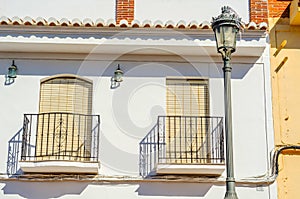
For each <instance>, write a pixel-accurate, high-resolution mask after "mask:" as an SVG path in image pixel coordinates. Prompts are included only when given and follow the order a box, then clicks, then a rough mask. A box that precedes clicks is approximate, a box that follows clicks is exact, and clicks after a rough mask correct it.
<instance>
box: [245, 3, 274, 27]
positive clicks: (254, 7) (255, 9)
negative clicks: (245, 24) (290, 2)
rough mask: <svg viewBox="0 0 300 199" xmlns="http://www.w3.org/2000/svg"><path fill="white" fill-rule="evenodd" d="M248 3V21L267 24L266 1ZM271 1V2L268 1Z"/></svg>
mask: <svg viewBox="0 0 300 199" xmlns="http://www.w3.org/2000/svg"><path fill="white" fill-rule="evenodd" d="M249 1H250V21H253V22H255V23H261V22H266V23H268V0H249ZM269 1H272V0H269Z"/></svg>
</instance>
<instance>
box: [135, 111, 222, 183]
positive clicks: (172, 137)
mask: <svg viewBox="0 0 300 199" xmlns="http://www.w3.org/2000/svg"><path fill="white" fill-rule="evenodd" d="M223 163H224V137H223V118H222V117H209V116H202V117H200V116H159V117H158V120H157V124H156V125H155V126H154V127H153V128H152V129H151V131H150V132H149V133H148V134H147V135H146V137H145V138H144V139H143V140H142V141H141V142H140V175H141V176H144V177H146V176H148V175H151V174H152V172H155V167H156V165H157V164H223Z"/></svg>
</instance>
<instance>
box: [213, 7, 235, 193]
mask: <svg viewBox="0 0 300 199" xmlns="http://www.w3.org/2000/svg"><path fill="white" fill-rule="evenodd" d="M240 21H241V19H240V18H238V16H237V14H236V13H235V12H234V11H233V10H232V8H230V7H228V6H225V7H223V8H222V14H221V15H219V16H218V17H216V18H213V21H212V28H213V30H214V32H215V37H216V41H217V48H218V52H219V53H221V54H222V58H223V62H224V67H223V72H224V103H225V139H226V172H227V178H226V194H225V199H237V198H238V197H237V194H236V191H235V179H234V166H233V142H232V109H231V69H232V68H231V66H230V60H231V53H233V52H235V47H236V34H237V32H238V31H239V30H240V24H241V22H240Z"/></svg>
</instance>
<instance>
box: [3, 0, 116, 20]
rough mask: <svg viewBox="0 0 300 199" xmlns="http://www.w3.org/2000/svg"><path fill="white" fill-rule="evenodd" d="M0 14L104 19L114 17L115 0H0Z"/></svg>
mask: <svg viewBox="0 0 300 199" xmlns="http://www.w3.org/2000/svg"><path fill="white" fill-rule="evenodd" d="M0 5H1V7H0V16H7V17H9V18H11V17H14V16H18V17H20V18H23V17H26V16H29V17H31V18H33V19H35V18H37V17H43V18H45V19H48V18H50V17H54V18H56V19H58V20H60V19H61V18H67V19H69V20H72V19H74V18H78V19H80V20H83V19H85V18H90V19H92V20H96V19H98V18H102V19H104V20H107V19H114V18H115V1H111V0H101V1H97V0H85V1H80V0H66V1H60V0H51V1H47V0H23V1H19V0H0Z"/></svg>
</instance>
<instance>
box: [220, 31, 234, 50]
mask: <svg viewBox="0 0 300 199" xmlns="http://www.w3.org/2000/svg"><path fill="white" fill-rule="evenodd" d="M221 34H222V36H223V41H222V42H223V44H222V45H223V46H224V47H227V48H233V49H235V43H236V42H235V41H236V28H235V27H234V26H223V27H222V28H221Z"/></svg>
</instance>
